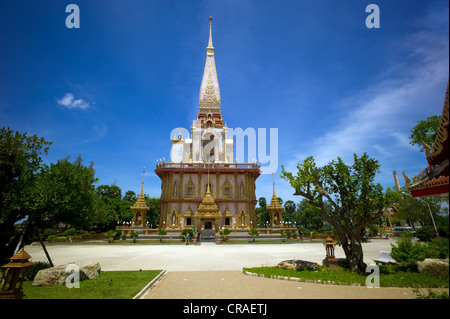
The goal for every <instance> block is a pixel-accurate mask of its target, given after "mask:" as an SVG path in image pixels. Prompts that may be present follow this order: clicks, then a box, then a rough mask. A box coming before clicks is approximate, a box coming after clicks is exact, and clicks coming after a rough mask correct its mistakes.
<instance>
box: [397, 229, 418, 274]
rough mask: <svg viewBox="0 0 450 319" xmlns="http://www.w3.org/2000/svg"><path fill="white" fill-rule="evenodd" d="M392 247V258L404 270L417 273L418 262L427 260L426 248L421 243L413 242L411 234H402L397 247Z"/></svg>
mask: <svg viewBox="0 0 450 319" xmlns="http://www.w3.org/2000/svg"><path fill="white" fill-rule="evenodd" d="M391 246H392V252H391V256H392V258H394V259H395V260H396V261H397V263H398V265H399V267H400V269H402V270H411V271H417V262H418V261H422V260H424V259H425V258H426V248H425V247H424V246H423V245H422V244H421V243H415V242H413V238H412V236H411V235H410V234H402V235H401V236H400V237H399V238H398V240H397V246H396V245H395V244H391Z"/></svg>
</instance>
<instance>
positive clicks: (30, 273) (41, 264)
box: [24, 261, 51, 281]
mask: <svg viewBox="0 0 450 319" xmlns="http://www.w3.org/2000/svg"><path fill="white" fill-rule="evenodd" d="M50 267H51V265H50V263H49V262H48V261H35V262H34V265H33V266H31V267H30V268H29V269H28V270H27V272H26V275H25V278H24V281H32V280H34V277H36V275H37V273H38V272H39V270H42V269H47V268H50Z"/></svg>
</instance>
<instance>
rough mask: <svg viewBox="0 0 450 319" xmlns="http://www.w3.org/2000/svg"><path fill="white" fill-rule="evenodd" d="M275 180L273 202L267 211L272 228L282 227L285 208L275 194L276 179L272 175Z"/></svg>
mask: <svg viewBox="0 0 450 319" xmlns="http://www.w3.org/2000/svg"><path fill="white" fill-rule="evenodd" d="M272 180H273V195H272V200H271V201H270V204H269V206H267V210H268V211H269V214H270V227H280V226H281V224H282V222H283V216H282V213H283V210H284V207H283V206H281V204H280V201H279V200H278V197H277V195H276V194H275V179H274V177H273V173H272Z"/></svg>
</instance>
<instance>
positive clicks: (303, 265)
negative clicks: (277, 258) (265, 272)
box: [277, 259, 320, 270]
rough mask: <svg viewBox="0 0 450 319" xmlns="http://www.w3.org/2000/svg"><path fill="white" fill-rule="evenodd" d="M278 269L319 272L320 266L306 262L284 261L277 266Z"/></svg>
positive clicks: (297, 260)
mask: <svg viewBox="0 0 450 319" xmlns="http://www.w3.org/2000/svg"><path fill="white" fill-rule="evenodd" d="M277 267H278V268H286V269H294V270H318V269H320V265H319V264H318V263H314V262H311V261H305V260H299V259H294V260H284V261H282V262H280V263H278V265H277Z"/></svg>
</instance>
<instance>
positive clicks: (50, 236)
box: [47, 235, 56, 241]
mask: <svg viewBox="0 0 450 319" xmlns="http://www.w3.org/2000/svg"><path fill="white" fill-rule="evenodd" d="M55 238H56V236H55V235H48V237H47V240H48V241H52V240H54V239H55Z"/></svg>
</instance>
